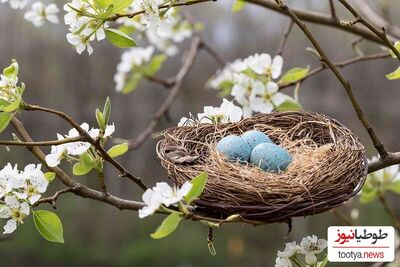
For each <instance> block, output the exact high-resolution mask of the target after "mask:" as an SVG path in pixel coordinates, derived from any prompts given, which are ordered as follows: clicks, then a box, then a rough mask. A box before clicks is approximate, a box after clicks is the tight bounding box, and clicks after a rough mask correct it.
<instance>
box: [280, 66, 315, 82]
mask: <svg viewBox="0 0 400 267" xmlns="http://www.w3.org/2000/svg"><path fill="white" fill-rule="evenodd" d="M309 70H310V67H307V68H293V69H290V70H288V71H287V72H286V73H285V74H284V75H283V76H282V78H281V79H280V80H279V83H281V84H289V83H294V82H297V81H299V80H301V79H303V78H304V77H306V76H307V74H308V71H309Z"/></svg>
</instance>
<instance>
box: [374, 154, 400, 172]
mask: <svg viewBox="0 0 400 267" xmlns="http://www.w3.org/2000/svg"><path fill="white" fill-rule="evenodd" d="M397 164H400V152H396V153H389V155H388V156H387V157H386V158H385V159H382V158H380V159H376V160H374V161H370V162H369V163H368V173H372V172H376V171H378V170H380V169H383V168H386V167H389V166H392V165H397Z"/></svg>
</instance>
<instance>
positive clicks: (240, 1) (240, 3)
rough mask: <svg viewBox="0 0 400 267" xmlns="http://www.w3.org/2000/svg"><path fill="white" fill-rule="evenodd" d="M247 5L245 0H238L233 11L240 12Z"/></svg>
mask: <svg viewBox="0 0 400 267" xmlns="http://www.w3.org/2000/svg"><path fill="white" fill-rule="evenodd" d="M245 6H246V2H245V1H243V0H236V1H235V3H233V6H232V12H239V11H241V10H242V9H243V8H244V7H245Z"/></svg>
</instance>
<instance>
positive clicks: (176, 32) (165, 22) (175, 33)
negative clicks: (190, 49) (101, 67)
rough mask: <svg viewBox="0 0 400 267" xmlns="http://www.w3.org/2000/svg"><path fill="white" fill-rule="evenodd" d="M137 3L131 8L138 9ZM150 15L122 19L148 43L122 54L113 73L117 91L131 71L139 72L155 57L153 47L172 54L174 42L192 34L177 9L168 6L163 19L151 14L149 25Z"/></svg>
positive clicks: (176, 49)
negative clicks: (152, 22)
mask: <svg viewBox="0 0 400 267" xmlns="http://www.w3.org/2000/svg"><path fill="white" fill-rule="evenodd" d="M137 3H140V1H138V2H134V4H133V6H135V8H131V11H132V12H134V11H135V10H138V6H140V5H138V4H137ZM142 6H143V5H142ZM145 10H146V9H145ZM157 10H158V9H157ZM153 16H155V15H154V14H153V15H151V16H148V15H147V13H144V14H142V15H140V16H137V17H135V18H134V19H129V18H124V19H121V21H122V22H123V27H124V28H125V29H126V31H129V32H134V33H135V36H136V38H135V39H140V38H141V39H143V41H145V42H146V43H148V46H147V47H143V48H140V47H133V48H130V49H129V50H127V51H125V52H124V53H123V54H122V56H121V61H120V63H119V64H118V66H117V72H116V74H115V76H114V81H115V83H116V87H115V90H116V91H117V92H121V91H123V90H122V89H123V88H124V86H125V85H126V84H127V83H129V80H130V77H131V76H132V75H135V74H138V75H140V74H141V73H142V72H143V70H144V69H145V67H146V65H149V64H150V62H151V61H152V59H153V58H154V57H155V51H156V50H158V51H159V52H160V53H162V54H163V55H166V56H169V57H171V56H175V55H176V54H177V53H178V47H177V44H178V43H181V42H183V41H184V40H185V39H187V38H189V37H191V36H192V35H193V31H194V28H193V26H192V24H190V23H189V22H188V21H187V20H185V19H184V18H183V17H182V16H181V14H180V13H179V11H178V10H177V9H174V8H171V9H169V10H168V11H167V12H166V14H165V15H164V16H166V17H167V18H165V19H154V18H153V20H154V23H155V24H154V25H153V26H152V25H151V24H149V21H148V20H149V18H152V17H153ZM146 25H147V26H148V27H147V26H146Z"/></svg>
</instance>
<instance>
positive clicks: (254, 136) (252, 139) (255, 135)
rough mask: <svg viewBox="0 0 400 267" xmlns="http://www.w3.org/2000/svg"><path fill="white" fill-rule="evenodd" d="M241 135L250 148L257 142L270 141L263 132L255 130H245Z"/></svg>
mask: <svg viewBox="0 0 400 267" xmlns="http://www.w3.org/2000/svg"><path fill="white" fill-rule="evenodd" d="M241 137H242V139H243V140H244V141H246V142H247V144H249V146H250V150H253V149H254V148H255V147H256V145H258V144H262V143H272V141H271V139H269V137H268V136H267V135H266V134H265V133H263V132H260V131H256V130H253V131H248V132H245V133H244V134H242V136H241Z"/></svg>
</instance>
